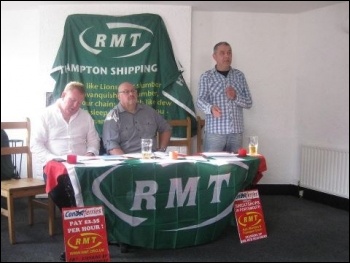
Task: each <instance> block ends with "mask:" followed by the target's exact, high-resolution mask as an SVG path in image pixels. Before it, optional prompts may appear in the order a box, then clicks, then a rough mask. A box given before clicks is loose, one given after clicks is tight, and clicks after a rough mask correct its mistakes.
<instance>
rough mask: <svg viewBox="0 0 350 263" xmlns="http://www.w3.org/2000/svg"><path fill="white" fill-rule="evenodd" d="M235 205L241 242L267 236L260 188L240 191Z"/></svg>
mask: <svg viewBox="0 0 350 263" xmlns="http://www.w3.org/2000/svg"><path fill="white" fill-rule="evenodd" d="M233 206H234V213H235V217H236V222H237V227H238V233H239V239H240V240H241V243H246V242H250V241H254V240H258V239H262V238H266V237H267V234H266V226H265V219H264V214H263V210H262V206H261V202H260V197H259V192H258V190H249V191H243V192H239V193H238V195H237V197H236V199H235V202H234V205H233Z"/></svg>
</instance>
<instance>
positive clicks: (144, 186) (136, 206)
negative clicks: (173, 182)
mask: <svg viewBox="0 0 350 263" xmlns="http://www.w3.org/2000/svg"><path fill="white" fill-rule="evenodd" d="M135 183H136V189H135V196H134V203H133V205H132V207H131V209H130V210H141V203H142V200H145V201H146V209H147V210H151V209H152V210H155V209H156V198H155V197H154V195H155V194H156V192H157V190H158V184H157V182H156V181H136V182H135ZM146 190H148V191H146Z"/></svg>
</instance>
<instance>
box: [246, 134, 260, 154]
mask: <svg viewBox="0 0 350 263" xmlns="http://www.w3.org/2000/svg"><path fill="white" fill-rule="evenodd" d="M248 146H249V147H248V148H249V155H257V154H258V136H249V145H248Z"/></svg>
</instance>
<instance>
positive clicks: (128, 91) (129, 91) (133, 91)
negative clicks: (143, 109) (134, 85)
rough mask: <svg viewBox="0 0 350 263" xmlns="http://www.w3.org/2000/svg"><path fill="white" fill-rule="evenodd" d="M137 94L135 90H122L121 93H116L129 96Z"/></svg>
mask: <svg viewBox="0 0 350 263" xmlns="http://www.w3.org/2000/svg"><path fill="white" fill-rule="evenodd" d="M136 92H137V90H135V89H133V90H123V91H119V92H118V93H124V94H126V95H129V94H130V93H132V94H135V93H136Z"/></svg>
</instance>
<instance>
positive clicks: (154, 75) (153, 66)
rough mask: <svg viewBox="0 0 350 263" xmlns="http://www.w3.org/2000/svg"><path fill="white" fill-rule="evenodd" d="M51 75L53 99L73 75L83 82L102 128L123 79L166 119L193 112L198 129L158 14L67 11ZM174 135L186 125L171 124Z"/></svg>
mask: <svg viewBox="0 0 350 263" xmlns="http://www.w3.org/2000/svg"><path fill="white" fill-rule="evenodd" d="M51 76H52V77H53V78H54V79H55V81H56V84H55V88H54V91H53V97H54V98H55V99H57V98H59V97H60V96H61V93H62V91H63V89H64V87H65V85H66V84H67V83H68V82H69V81H79V82H82V83H83V84H84V85H85V88H86V90H87V96H86V99H85V101H84V103H83V108H85V109H87V110H88V111H89V112H90V114H91V115H92V117H93V119H94V120H95V124H96V128H97V131H98V132H99V133H100V134H102V127H103V122H104V119H105V116H106V115H107V113H108V112H109V110H111V109H112V108H113V107H114V106H115V105H116V103H117V101H118V100H117V97H116V91H117V88H118V86H119V84H121V83H122V82H125V81H128V82H131V83H133V84H134V85H135V87H136V88H137V91H138V95H139V100H140V102H142V103H145V104H147V105H150V106H151V107H153V108H154V109H156V110H157V111H158V112H159V113H160V114H161V115H163V116H164V118H165V119H167V120H171V119H185V118H186V117H187V116H190V117H191V120H192V131H193V134H192V135H195V132H196V114H195V112H194V105H193V98H192V95H191V93H190V91H189V89H188V87H187V85H186V83H185V81H184V79H183V77H182V72H181V70H180V69H179V67H178V65H177V63H176V60H175V56H174V53H173V49H172V45H171V41H170V38H169V35H168V32H167V30H166V27H165V24H164V22H163V20H162V18H161V17H160V16H159V15H155V14H136V15H128V16H104V15H85V14H77V15H70V16H68V17H67V20H66V23H65V27H64V35H63V39H62V42H61V45H60V48H59V50H58V54H57V56H56V59H55V62H54V64H53V69H52V72H51ZM173 136H174V137H185V130H183V129H179V130H173Z"/></svg>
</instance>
